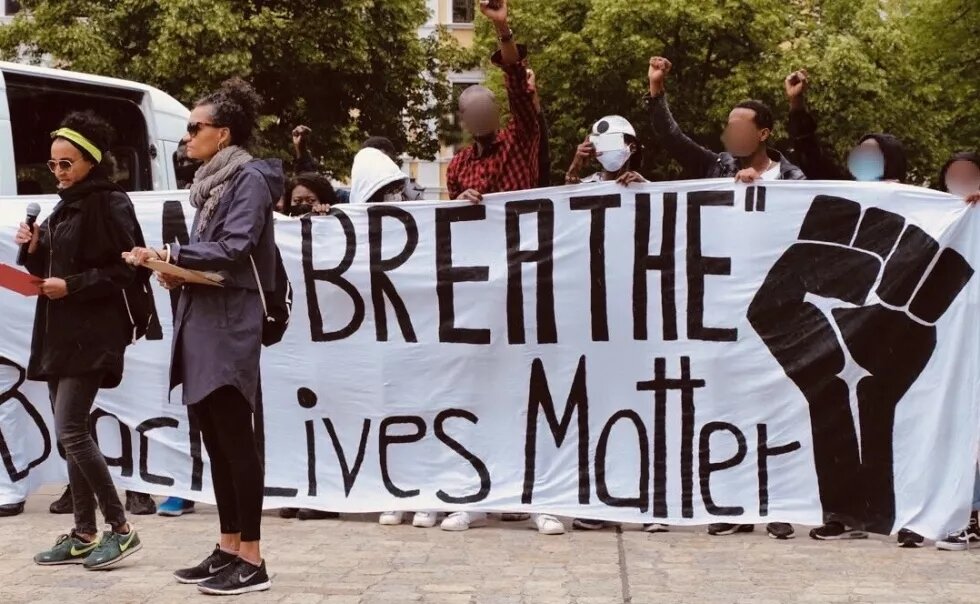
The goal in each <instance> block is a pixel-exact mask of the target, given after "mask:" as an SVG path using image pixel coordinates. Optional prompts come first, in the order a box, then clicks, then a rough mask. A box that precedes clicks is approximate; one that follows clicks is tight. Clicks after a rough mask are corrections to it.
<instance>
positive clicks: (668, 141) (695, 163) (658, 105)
mask: <svg viewBox="0 0 980 604" xmlns="http://www.w3.org/2000/svg"><path fill="white" fill-rule="evenodd" d="M646 102H647V108H648V109H649V110H650V118H651V120H652V121H653V130H654V132H655V133H656V134H657V137H658V140H659V141H660V142H661V143H662V144H663V145H664V147H665V148H666V149H667V152H668V153H670V154H671V156H673V158H674V159H675V160H677V162H678V163H679V164H680V165H681V167H682V168H684V171H685V172H686V173H687V174H689V175H691V176H692V177H694V178H726V177H733V176H735V175H736V174H738V171H739V170H740V169H741V168H740V167H739V163H738V160H737V159H735V157H734V156H733V155H732V154H731V153H727V152H724V153H715V152H714V151H712V150H711V149H707V148H705V147H702V146H701V145H699V144H697V143H696V142H694V141H693V140H691V138H690V137H689V136H687V135H686V134H684V132H683V131H682V130H681V127H680V126H679V125H677V121H676V120H675V119H674V116H673V115H672V114H671V113H670V107H669V106H668V105H667V95H666V94H661V95H659V96H656V97H651V96H647V97H646ZM768 154H769V158H770V159H772V160H773V161H775V162H777V163H778V164H779V178H780V179H782V180H805V179H806V176H804V174H803V171H802V170H800V169H799V168H798V167H796V166H795V165H794V164H793V163H791V162H790V161H789V160H788V159H786V158H785V157H784V156H783V154H782V153H780V152H779V151H776V150H775V149H769V150H768Z"/></svg>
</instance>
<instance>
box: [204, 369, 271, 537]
mask: <svg viewBox="0 0 980 604" xmlns="http://www.w3.org/2000/svg"><path fill="white" fill-rule="evenodd" d="M188 411H189V413H193V414H194V419H195V420H197V423H198V425H199V426H200V428H201V440H203V441H204V448H205V449H207V452H208V457H210V458H211V482H212V483H213V485H214V497H215V499H216V500H217V503H218V519H219V521H220V523H221V533H222V534H226V535H227V534H234V533H241V538H242V541H258V540H259V539H260V538H261V524H262V498H263V496H264V492H265V475H264V470H263V468H262V463H261V462H260V461H259V451H258V447H257V446H256V443H255V431H254V429H253V426H252V409H251V407H249V404H248V401H246V400H245V398H244V397H243V396H242V395H241V393H240V392H239V391H238V389H237V388H233V387H231V386H225V387H223V388H219V389H218V390H215V391H214V392H212V393H211V394H209V395H208V396H207V398H205V399H204V400H203V401H201V402H200V403H197V404H196V405H191V407H190V408H189V410H188Z"/></svg>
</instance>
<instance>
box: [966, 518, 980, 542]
mask: <svg viewBox="0 0 980 604" xmlns="http://www.w3.org/2000/svg"><path fill="white" fill-rule="evenodd" d="M966 537H967V539H969V540H970V541H980V522H978V521H977V512H972V513H970V526H968V527H966Z"/></svg>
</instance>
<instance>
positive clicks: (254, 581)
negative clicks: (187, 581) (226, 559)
mask: <svg viewBox="0 0 980 604" xmlns="http://www.w3.org/2000/svg"><path fill="white" fill-rule="evenodd" d="M270 587H272V581H270V580H269V574H268V573H266V571H265V560H263V561H262V566H255V565H254V564H252V563H250V562H246V561H245V560H242V559H241V558H238V559H236V560H235V561H234V562H232V563H231V566H229V567H228V568H226V569H225V570H223V571H221V573H220V574H218V575H217V576H215V577H211V578H210V579H208V580H206V581H203V582H201V583H198V584H197V588H198V589H199V590H200V591H201V593H204V594H208V595H211V596H237V595H241V594H247V593H252V592H253V591H265V590H267V589H269V588H270Z"/></svg>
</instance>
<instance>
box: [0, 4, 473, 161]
mask: <svg viewBox="0 0 980 604" xmlns="http://www.w3.org/2000/svg"><path fill="white" fill-rule="evenodd" d="M23 5H24V7H25V8H26V9H27V11H25V13H24V14H22V15H21V16H19V17H18V18H16V19H15V20H14V22H13V23H12V24H11V25H9V26H7V27H2V28H0V56H6V57H7V58H12V57H13V56H15V55H16V54H17V53H21V55H22V56H23V55H24V54H25V53H26V56H27V58H28V59H29V60H34V61H40V60H41V58H42V57H44V56H49V57H52V58H53V59H54V61H55V63H56V65H58V66H60V67H65V68H70V69H73V70H77V71H83V72H89V73H96V74H103V75H110V76H113V77H118V78H124V79H130V80H136V81H140V82H145V83H147V84H150V85H153V86H156V87H158V88H160V89H162V90H165V91H167V92H169V93H170V94H172V95H173V96H175V97H177V98H178V99H179V100H181V101H182V102H184V103H185V104H187V105H192V104H193V102H194V101H195V100H196V99H197V98H199V97H201V96H202V95H203V94H205V93H206V92H208V91H210V90H212V89H214V88H215V87H217V86H218V85H219V84H220V83H221V82H222V81H223V80H224V79H226V78H228V77H230V76H232V75H240V76H242V77H244V78H246V79H247V80H249V81H250V82H252V83H253V84H254V85H255V87H256V89H257V90H258V92H259V94H260V95H261V96H262V97H263V99H264V100H265V106H264V111H265V112H266V113H267V114H268V115H269V116H271V117H272V118H274V119H264V120H262V124H263V126H264V127H263V129H262V132H261V135H260V140H259V143H258V145H257V146H258V147H259V148H260V149H259V150H260V151H263V152H266V153H275V154H278V155H280V156H283V157H287V156H288V155H289V150H288V148H289V145H290V144H291V143H290V136H289V133H290V131H291V130H292V127H293V126H295V125H297V124H300V123H302V124H306V125H308V126H310V127H311V128H313V130H314V137H313V151H314V153H315V154H316V155H317V156H320V157H321V159H322V160H323V163H324V165H325V167H326V168H327V169H328V170H329V171H331V172H332V173H334V174H336V175H343V174H346V173H347V171H348V170H349V166H350V161H351V158H352V156H353V154H354V152H355V151H356V150H357V148H358V146H359V144H360V142H361V141H362V140H363V139H364V138H366V137H367V136H368V135H383V136H387V137H389V138H391V139H392V140H393V141H394V143H395V145H396V146H397V147H398V148H401V149H404V150H406V151H407V152H409V153H411V154H413V155H415V156H418V157H432V156H434V154H435V152H436V151H437V150H438V141H437V139H436V136H435V134H436V133H435V132H433V131H432V127H431V125H432V124H433V123H435V121H436V120H437V119H438V118H439V117H441V116H442V115H444V114H445V113H446V111H447V110H448V100H449V96H450V87H449V83H448V80H447V72H448V70H451V69H453V68H454V65H455V63H454V62H455V61H457V60H458V57H459V50H458V49H457V48H455V43H454V42H453V41H452V38H451V36H449V35H448V34H447V33H446V32H444V31H437V32H436V33H435V34H434V35H433V36H431V37H429V38H425V39H420V38H419V36H418V28H419V26H421V25H422V24H423V23H424V22H425V20H426V16H427V15H426V9H425V6H424V3H423V2H421V1H419V0H325V1H320V2H308V1H305V0H304V1H301V0H167V1H165V2H160V1H154V0H33V1H32V0H27V1H25V2H23ZM80 15H84V16H85V18H84V19H81V18H79V16H80Z"/></svg>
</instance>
